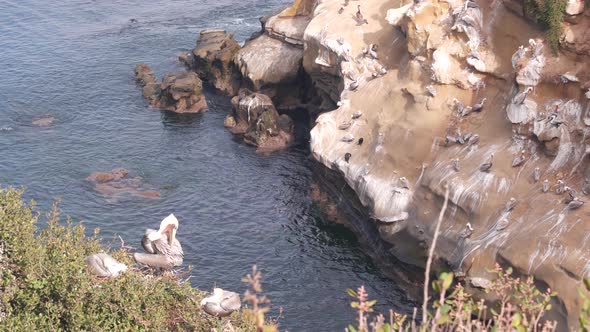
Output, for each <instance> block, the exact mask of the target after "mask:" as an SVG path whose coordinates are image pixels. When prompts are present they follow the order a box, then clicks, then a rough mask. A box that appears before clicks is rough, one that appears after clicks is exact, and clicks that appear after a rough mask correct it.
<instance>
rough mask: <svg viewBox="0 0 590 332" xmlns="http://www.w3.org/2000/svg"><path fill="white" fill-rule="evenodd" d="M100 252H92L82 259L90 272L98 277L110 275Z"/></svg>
mask: <svg viewBox="0 0 590 332" xmlns="http://www.w3.org/2000/svg"><path fill="white" fill-rule="evenodd" d="M102 258H103V257H102V255H101V254H94V255H90V256H88V257H86V258H85V259H84V261H85V262H86V265H87V266H88V270H89V271H90V273H92V274H94V275H95V276H98V277H110V276H111V272H110V271H109V270H108V269H107V268H106V267H105V266H104V261H103V259H102Z"/></svg>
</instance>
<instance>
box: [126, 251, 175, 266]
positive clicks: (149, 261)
mask: <svg viewBox="0 0 590 332" xmlns="http://www.w3.org/2000/svg"><path fill="white" fill-rule="evenodd" d="M133 258H134V259H135V261H136V262H138V263H141V264H145V265H147V266H151V267H159V268H163V269H170V268H172V262H171V261H170V259H169V258H168V257H167V256H166V255H160V254H143V253H135V254H133Z"/></svg>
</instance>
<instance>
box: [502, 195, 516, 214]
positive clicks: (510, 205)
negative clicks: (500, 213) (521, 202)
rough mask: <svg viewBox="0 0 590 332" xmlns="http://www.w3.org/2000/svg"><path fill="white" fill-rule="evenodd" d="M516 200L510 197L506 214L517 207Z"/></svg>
mask: <svg viewBox="0 0 590 332" xmlns="http://www.w3.org/2000/svg"><path fill="white" fill-rule="evenodd" d="M516 203H517V201H516V198H514V197H510V200H508V202H507V203H506V208H505V209H504V211H505V212H510V211H512V209H514V207H515V206H516Z"/></svg>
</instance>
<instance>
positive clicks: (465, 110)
mask: <svg viewBox="0 0 590 332" xmlns="http://www.w3.org/2000/svg"><path fill="white" fill-rule="evenodd" d="M472 111H473V107H471V106H465V107H463V111H462V112H461V113H459V115H460V116H462V117H465V116H468V115H469V114H471V112H472Z"/></svg>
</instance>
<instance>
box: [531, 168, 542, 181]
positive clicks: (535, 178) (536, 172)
mask: <svg viewBox="0 0 590 332" xmlns="http://www.w3.org/2000/svg"><path fill="white" fill-rule="evenodd" d="M539 179H541V169H540V168H539V167H535V170H534V171H533V181H535V183H536V182H539Z"/></svg>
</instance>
